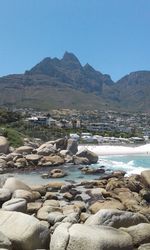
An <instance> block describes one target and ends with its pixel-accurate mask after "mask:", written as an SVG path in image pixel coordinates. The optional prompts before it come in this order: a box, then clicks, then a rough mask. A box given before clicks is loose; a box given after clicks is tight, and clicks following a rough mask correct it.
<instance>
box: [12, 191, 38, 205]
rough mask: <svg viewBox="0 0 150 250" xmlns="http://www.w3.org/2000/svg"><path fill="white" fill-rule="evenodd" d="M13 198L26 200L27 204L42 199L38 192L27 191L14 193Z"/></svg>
mask: <svg viewBox="0 0 150 250" xmlns="http://www.w3.org/2000/svg"><path fill="white" fill-rule="evenodd" d="M12 197H13V198H22V199H25V200H26V201H27V202H30V201H34V200H36V199H38V198H40V197H41V195H40V193H38V192H31V191H27V190H22V189H17V190H15V191H14V193H13V196H12Z"/></svg>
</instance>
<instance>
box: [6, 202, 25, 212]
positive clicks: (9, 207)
mask: <svg viewBox="0 0 150 250" xmlns="http://www.w3.org/2000/svg"><path fill="white" fill-rule="evenodd" d="M2 209H3V210H5V211H17V212H22V213H25V212H26V211H27V202H26V200H25V199H21V198H12V199H11V200H9V201H6V202H5V203H3V205H2Z"/></svg>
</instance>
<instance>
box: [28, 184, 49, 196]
mask: <svg viewBox="0 0 150 250" xmlns="http://www.w3.org/2000/svg"><path fill="white" fill-rule="evenodd" d="M30 188H31V189H32V191H36V192H39V193H40V194H41V195H42V196H43V195H45V194H46V187H45V186H43V185H32V186H30Z"/></svg>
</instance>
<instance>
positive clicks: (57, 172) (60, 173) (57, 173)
mask: <svg viewBox="0 0 150 250" xmlns="http://www.w3.org/2000/svg"><path fill="white" fill-rule="evenodd" d="M66 175H67V173H66V172H65V171H64V170H63V169H58V168H56V169H53V170H51V171H50V172H49V177H51V178H62V177H64V176H66Z"/></svg>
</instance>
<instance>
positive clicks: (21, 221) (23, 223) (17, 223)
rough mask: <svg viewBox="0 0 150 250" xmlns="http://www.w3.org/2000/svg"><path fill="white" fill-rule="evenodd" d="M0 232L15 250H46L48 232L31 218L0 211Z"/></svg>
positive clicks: (17, 213)
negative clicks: (43, 249)
mask: <svg viewBox="0 0 150 250" xmlns="http://www.w3.org/2000/svg"><path fill="white" fill-rule="evenodd" d="M14 229H15V230H14ZM0 230H1V232H2V233H3V234H5V235H6V237H8V239H9V240H10V241H11V242H12V248H13V249H15V250H34V249H40V248H41V249H42V248H45V249H47V248H48V244H49V238H50V234H49V230H48V229H47V227H45V226H44V225H42V224H41V223H40V222H39V221H38V220H37V219H36V218H34V217H32V216H29V215H26V214H23V213H19V212H8V211H0Z"/></svg>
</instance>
